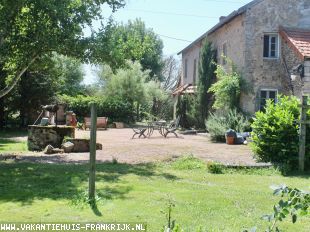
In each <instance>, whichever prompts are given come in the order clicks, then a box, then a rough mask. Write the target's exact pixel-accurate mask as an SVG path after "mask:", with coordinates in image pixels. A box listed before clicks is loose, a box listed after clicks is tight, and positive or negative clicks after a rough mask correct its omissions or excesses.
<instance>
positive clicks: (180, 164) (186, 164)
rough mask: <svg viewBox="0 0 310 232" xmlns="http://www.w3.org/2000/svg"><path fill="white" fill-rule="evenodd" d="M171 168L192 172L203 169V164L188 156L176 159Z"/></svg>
mask: <svg viewBox="0 0 310 232" xmlns="http://www.w3.org/2000/svg"><path fill="white" fill-rule="evenodd" d="M172 167H173V168H175V169H178V170H194V169H202V168H205V163H204V162H203V161H202V160H200V159H198V158H196V157H194V156H193V155H188V156H183V157H181V158H179V159H177V160H176V161H175V162H173V164H172Z"/></svg>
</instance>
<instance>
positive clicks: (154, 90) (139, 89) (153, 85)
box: [98, 62, 169, 119]
mask: <svg viewBox="0 0 310 232" xmlns="http://www.w3.org/2000/svg"><path fill="white" fill-rule="evenodd" d="M106 72H108V73H109V74H108V75H107V74H106ZM149 75H150V71H149V70H145V71H143V70H142V66H141V65H140V64H139V63H138V62H134V63H132V62H128V64H127V67H126V68H123V69H118V70H116V73H115V74H113V73H111V72H110V69H108V68H107V67H106V66H104V70H103V71H102V72H101V79H102V80H104V85H103V89H102V91H100V92H99V93H98V95H99V96H106V97H108V98H110V99H112V98H117V99H119V100H121V101H123V102H126V103H128V104H130V105H131V106H132V107H133V108H135V110H136V116H137V119H141V116H147V115H148V114H150V113H153V114H154V116H158V115H159V113H160V112H158V110H157V109H156V105H158V104H163V103H165V102H167V101H168V98H169V95H168V94H167V93H166V92H165V91H164V90H163V89H162V88H161V86H160V84H159V83H158V82H155V81H150V80H149V79H150V76H149ZM156 111H157V112H156Z"/></svg>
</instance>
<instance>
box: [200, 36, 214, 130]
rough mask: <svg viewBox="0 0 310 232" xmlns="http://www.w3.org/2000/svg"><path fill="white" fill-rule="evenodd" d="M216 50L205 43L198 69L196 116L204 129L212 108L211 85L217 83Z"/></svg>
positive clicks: (208, 43) (207, 42)
mask: <svg viewBox="0 0 310 232" xmlns="http://www.w3.org/2000/svg"><path fill="white" fill-rule="evenodd" d="M215 62H216V50H214V49H213V48H212V44H211V43H210V42H209V41H207V40H206V41H205V43H204V44H203V46H202V48H201V53H200V60H199V67H198V78H199V80H198V96H197V97H198V104H197V108H196V111H197V112H196V114H197V117H198V120H199V127H200V128H204V127H205V124H204V121H205V119H206V118H207V117H208V114H209V111H210V109H211V107H212V104H213V100H212V94H211V93H210V92H209V89H210V87H211V85H212V84H213V83H214V82H215V80H216V76H215V71H216V65H215Z"/></svg>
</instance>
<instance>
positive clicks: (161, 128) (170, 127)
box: [132, 117, 180, 139]
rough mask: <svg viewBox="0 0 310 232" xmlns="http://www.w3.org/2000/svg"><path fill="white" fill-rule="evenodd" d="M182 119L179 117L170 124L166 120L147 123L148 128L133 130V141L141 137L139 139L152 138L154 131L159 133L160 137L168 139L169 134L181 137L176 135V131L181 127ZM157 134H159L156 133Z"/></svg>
mask: <svg viewBox="0 0 310 232" xmlns="http://www.w3.org/2000/svg"><path fill="white" fill-rule="evenodd" d="M179 123H180V117H177V118H176V119H175V120H173V121H171V122H170V123H169V124H167V122H166V121H165V120H159V121H151V122H147V126H145V127H140V128H132V130H133V132H134V134H133V136H132V139H133V138H134V137H135V136H136V135H139V136H138V138H141V137H142V138H150V137H151V136H152V135H153V134H154V131H157V132H158V133H159V135H160V136H162V137H164V138H167V136H168V135H169V134H173V135H174V136H175V137H177V138H178V137H179V136H178V135H177V133H176V130H177V129H178V127H179ZM156 134H157V133H156Z"/></svg>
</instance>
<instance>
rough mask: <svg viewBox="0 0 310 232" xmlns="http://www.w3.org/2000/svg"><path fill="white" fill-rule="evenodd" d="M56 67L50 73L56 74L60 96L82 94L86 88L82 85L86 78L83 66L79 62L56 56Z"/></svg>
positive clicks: (53, 58) (54, 57) (54, 59)
mask: <svg viewBox="0 0 310 232" xmlns="http://www.w3.org/2000/svg"><path fill="white" fill-rule="evenodd" d="M52 62H53V63H54V66H53V67H52V69H50V70H47V71H48V72H54V73H55V74H54V75H55V76H54V78H55V80H57V84H58V88H57V92H58V93H59V94H66V95H69V96H76V95H78V94H82V92H83V91H84V86H83V85H82V84H81V83H82V81H83V78H84V73H83V69H82V64H81V62H80V61H79V60H76V59H73V58H70V57H66V56H61V55H57V54H54V55H53V57H52Z"/></svg>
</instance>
